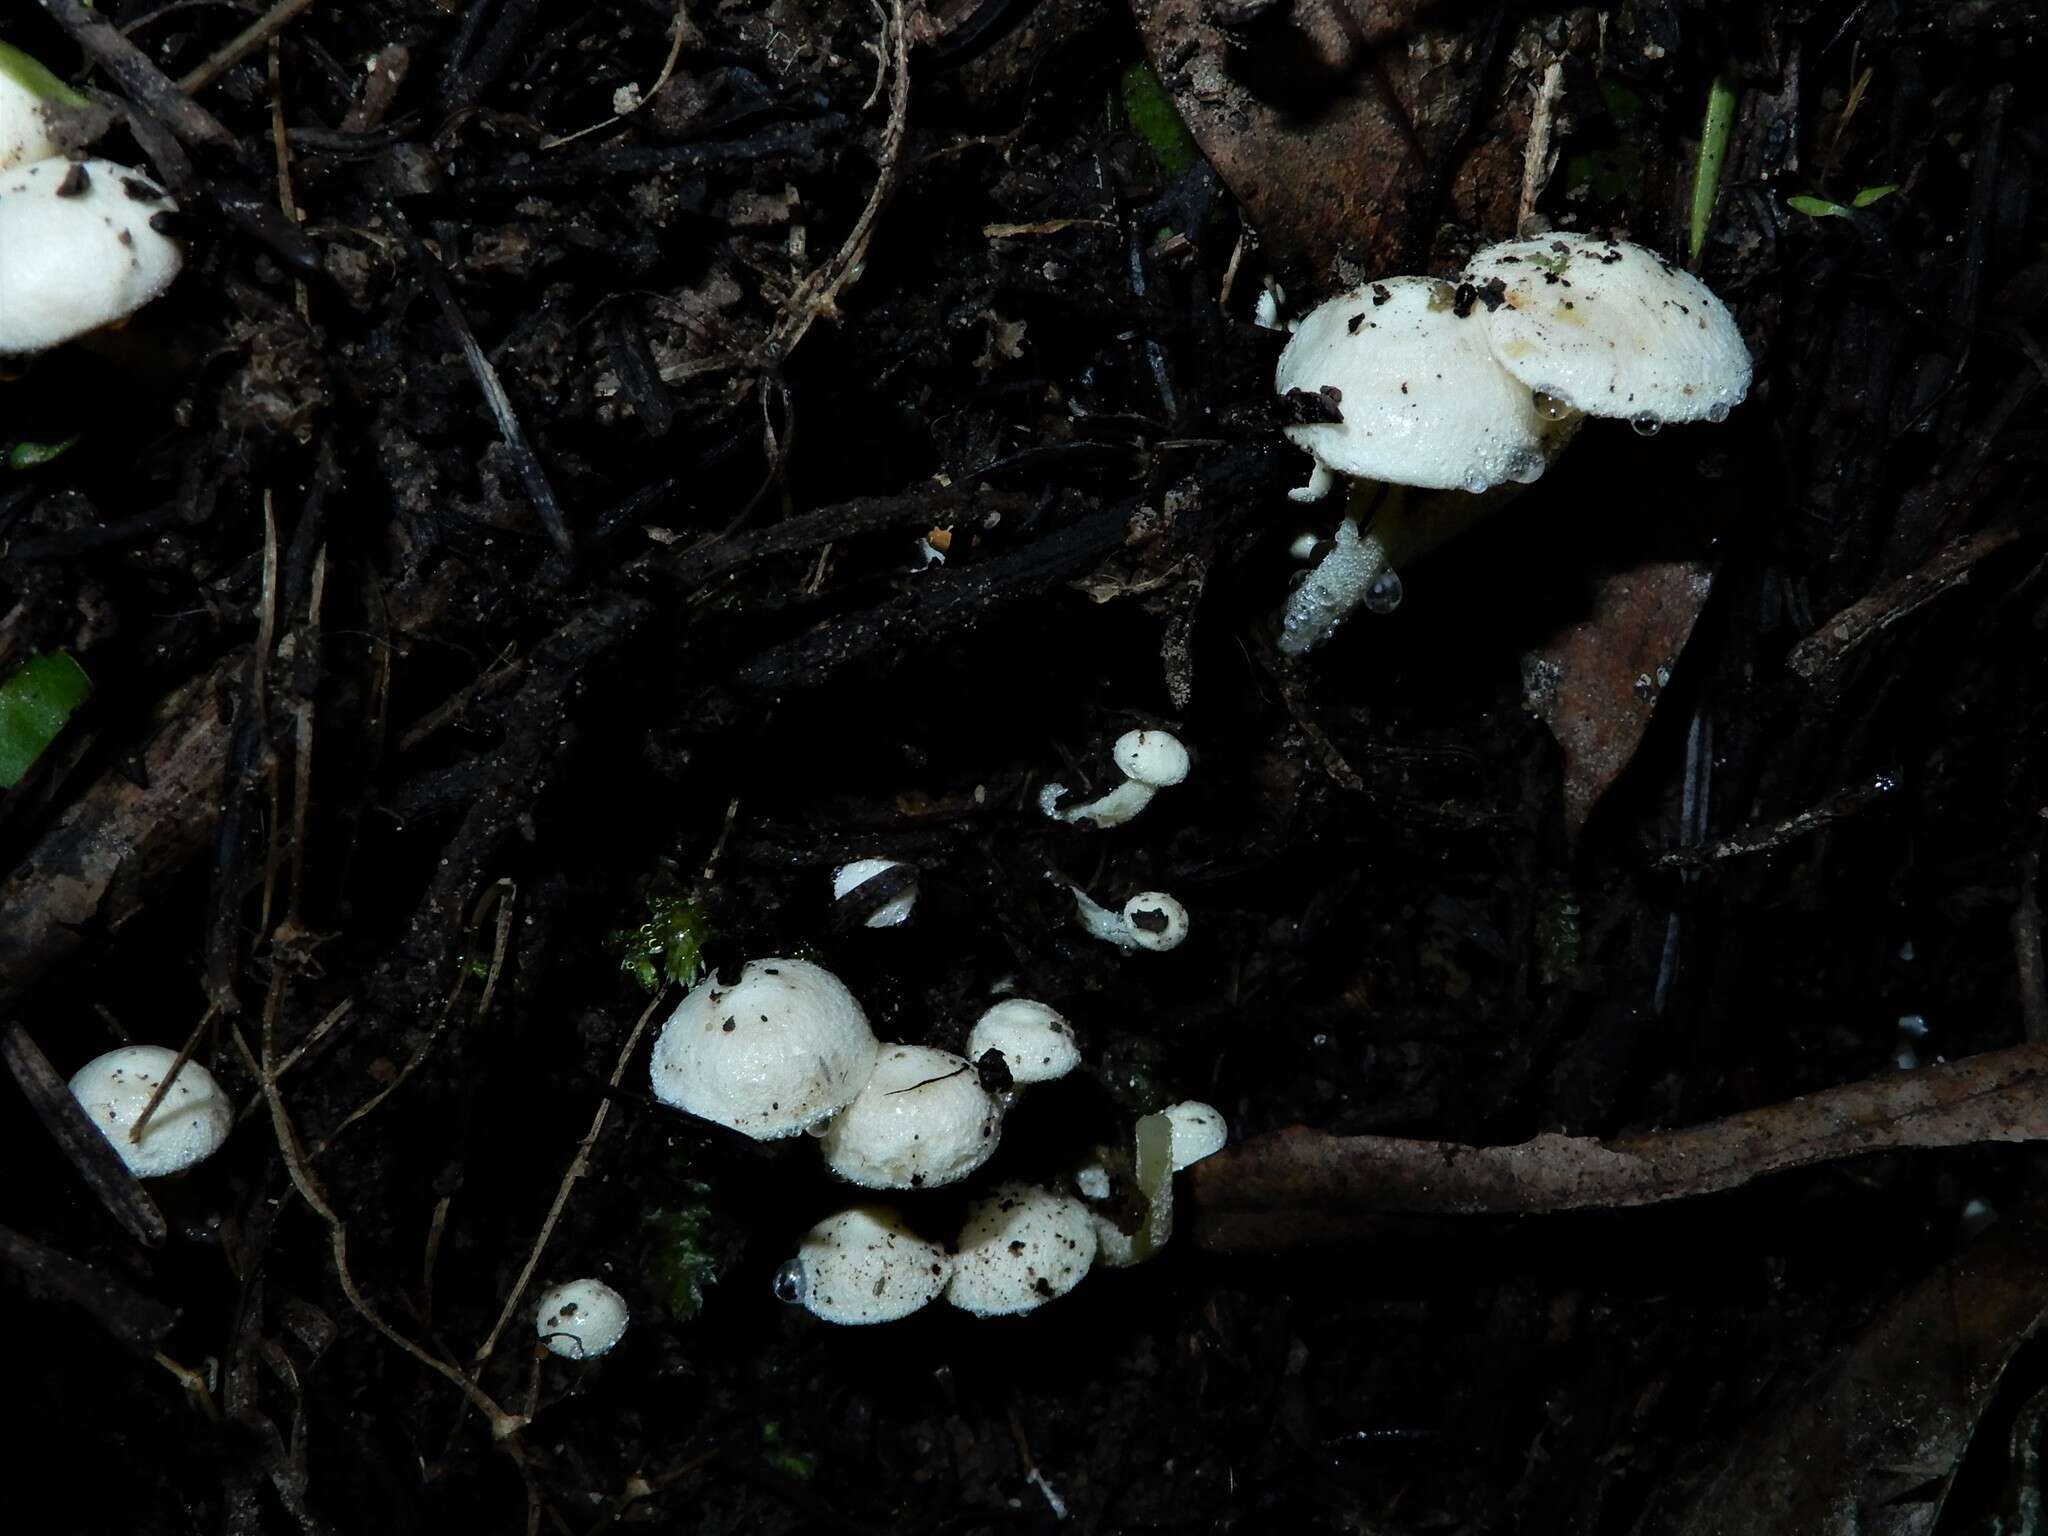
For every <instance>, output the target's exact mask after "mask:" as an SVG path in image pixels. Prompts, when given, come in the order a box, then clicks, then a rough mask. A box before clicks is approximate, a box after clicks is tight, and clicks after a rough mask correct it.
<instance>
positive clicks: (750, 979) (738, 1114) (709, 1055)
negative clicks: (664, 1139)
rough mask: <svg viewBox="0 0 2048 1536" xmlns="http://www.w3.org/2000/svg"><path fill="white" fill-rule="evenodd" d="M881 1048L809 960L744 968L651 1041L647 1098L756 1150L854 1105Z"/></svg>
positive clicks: (863, 1019)
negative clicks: (722, 1129)
mask: <svg viewBox="0 0 2048 1536" xmlns="http://www.w3.org/2000/svg"><path fill="white" fill-rule="evenodd" d="M880 1051H881V1044H880V1042H878V1041H877V1040H876V1039H875V1036H874V1031H872V1030H871V1029H869V1028H868V1020H867V1015H866V1014H864V1013H862V1012H861V1007H860V1004H859V1003H857V1002H855V1001H854V997H853V994H852V993H851V992H849V991H847V990H846V988H845V986H844V985H842V984H841V982H840V980H839V978H838V977H837V976H834V975H833V974H832V973H831V972H830V971H828V970H826V969H825V968H824V967H822V966H818V965H813V964H811V962H810V961H808V960H749V961H748V962H747V963H746V965H745V966H743V967H742V968H741V970H740V977H739V980H738V981H737V982H734V983H732V984H730V985H728V984H726V983H724V982H722V981H720V980H719V979H718V977H717V976H716V975H713V976H711V977H710V978H708V979H707V980H705V981H702V982H699V983H698V984H697V986H696V987H694V988H692V989H691V991H690V992H689V994H688V995H687V996H686V997H684V998H683V1000H682V1002H681V1003H679V1004H677V1006H676V1011H675V1012H674V1013H673V1014H671V1015H670V1016H669V1019H668V1022H667V1023H666V1024H664V1025H663V1026H662V1029H661V1034H660V1035H659V1036H658V1037H657V1038H656V1040H655V1042H654V1053H653V1062H652V1065H651V1075H652V1078H653V1086H654V1096H655V1097H656V1098H658V1099H660V1100H661V1101H662V1103H664V1104H669V1105H673V1106H674V1107H675V1108H677V1109H680V1110H683V1111H684V1112H685V1113H688V1114H692V1115H698V1116H701V1117H702V1118H703V1119H706V1120H710V1121H712V1122H714V1123H716V1124H718V1125H723V1126H726V1127H729V1128H730V1129H732V1130H735V1131H739V1132H742V1133H743V1134H745V1135H748V1136H752V1137H753V1138H754V1139H755V1140H757V1141H766V1140H772V1139H774V1138H776V1137H781V1136H794V1135H795V1134H796V1133H797V1132H799V1131H802V1130H807V1129H810V1128H812V1127H813V1126H816V1125H818V1124H820V1123H822V1122H823V1121H825V1120H827V1119H829V1118H830V1117H831V1116H833V1115H836V1114H837V1113H839V1111H840V1110H842V1109H844V1108H846V1106H847V1105H849V1104H851V1103H852V1102H853V1101H854V1098H855V1096H856V1095H858V1094H859V1093H860V1091H861V1089H862V1088H864V1087H866V1086H867V1081H868V1078H869V1077H870V1076H871V1075H873V1073H874V1070H875V1058H876V1056H877V1055H878V1054H879V1053H880Z"/></svg>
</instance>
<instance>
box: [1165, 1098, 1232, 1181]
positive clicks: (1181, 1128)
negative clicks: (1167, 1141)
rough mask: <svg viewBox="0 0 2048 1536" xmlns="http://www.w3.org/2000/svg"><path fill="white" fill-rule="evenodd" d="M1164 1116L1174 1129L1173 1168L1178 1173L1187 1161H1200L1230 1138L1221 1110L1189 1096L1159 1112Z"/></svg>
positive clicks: (1218, 1149)
mask: <svg viewBox="0 0 2048 1536" xmlns="http://www.w3.org/2000/svg"><path fill="white" fill-rule="evenodd" d="M1160 1113H1162V1114H1163V1115H1165V1116H1166V1118H1167V1121H1168V1123H1169V1125H1170V1126H1171V1128H1172V1131H1173V1151H1172V1153H1171V1154H1170V1155H1171V1157H1172V1159H1173V1171H1174V1172H1175V1173H1179V1172H1180V1171H1181V1169H1183V1168H1186V1167H1188V1166H1189V1165H1190V1164H1193V1163H1199V1162H1200V1161H1201V1160H1202V1159H1203V1158H1205V1157H1207V1156H1209V1155H1210V1154H1211V1153H1212V1152H1221V1151H1222V1150H1223V1144H1224V1143H1225V1142H1227V1141H1228V1140H1229V1139H1230V1127H1229V1126H1228V1125H1227V1124H1226V1123H1225V1122H1224V1119H1223V1115H1222V1112H1221V1111H1220V1110H1218V1109H1216V1108H1215V1107H1214V1106H1213V1105H1209V1104H1203V1103H1201V1102H1199V1101H1198V1100H1195V1099H1188V1100H1186V1101H1184V1102H1182V1103H1179V1104H1169V1105H1167V1106H1166V1108H1165V1109H1163V1110H1162V1111H1160Z"/></svg>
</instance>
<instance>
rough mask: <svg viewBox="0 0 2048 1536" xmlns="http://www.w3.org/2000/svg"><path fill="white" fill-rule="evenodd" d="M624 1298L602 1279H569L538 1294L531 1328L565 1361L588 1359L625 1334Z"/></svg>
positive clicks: (626, 1314) (628, 1315)
mask: <svg viewBox="0 0 2048 1536" xmlns="http://www.w3.org/2000/svg"><path fill="white" fill-rule="evenodd" d="M631 1317H632V1313H631V1311H630V1310H629V1309H628V1308H627V1306H626V1298H625V1297H623V1296H621V1295H620V1294H619V1293H618V1292H617V1291H615V1290H613V1289H612V1288H611V1287H610V1286H608V1285H606V1284H605V1283H604V1282H603V1281H602V1280H571V1281H569V1282H568V1283H567V1284H566V1285H558V1286H556V1287H555V1288H554V1289H553V1290H549V1291H543V1292H542V1293H541V1298H540V1304H539V1305H538V1306H537V1307H536V1308H535V1309H534V1314H533V1331H534V1332H535V1333H537V1334H539V1335H540V1341H541V1343H543V1344H545V1345H547V1347H548V1348H549V1349H550V1350H552V1351H553V1352H554V1353H556V1354H558V1355H560V1356H561V1357H562V1358H563V1359H565V1360H589V1359H591V1358H593V1357H595V1356H597V1355H601V1354H603V1353H604V1352H605V1351H606V1350H608V1349H610V1348H611V1347H612V1346H613V1345H614V1344H616V1343H618V1342H619V1340H621V1339H623V1338H624V1337H625V1336H626V1324H627V1322H628V1321H629V1320H630V1319H631Z"/></svg>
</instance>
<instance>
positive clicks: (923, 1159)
mask: <svg viewBox="0 0 2048 1536" xmlns="http://www.w3.org/2000/svg"><path fill="white" fill-rule="evenodd" d="M1002 1129H1003V1111H1002V1107H1001V1106H1000V1105H999V1104H997V1103H996V1101H995V1100H994V1099H992V1098H990V1097H989V1095H988V1094H987V1093H986V1092H985V1091H984V1090H983V1088H982V1086H981V1079H980V1078H979V1077H978V1076H977V1075H976V1074H975V1071H974V1068H973V1067H972V1066H971V1065H969V1064H968V1062H967V1061H966V1060H965V1059H963V1058H961V1057H959V1056H955V1055H954V1054H953V1053H952V1052H951V1051H939V1050H934V1049H932V1048H931V1047H930V1046H925V1045H889V1046H884V1047H883V1048H882V1054H881V1057H880V1059H879V1060H878V1061H876V1063H875V1070H874V1075H873V1076H872V1077H870V1078H869V1079H868V1082H867V1086H866V1087H865V1088H863V1089H861V1091H860V1096H859V1097H858V1098H856V1099H855V1100H854V1101H853V1103H852V1104H850V1105H849V1106H848V1107H847V1110H846V1113H845V1114H843V1115H841V1116H839V1118H838V1119H836V1120H834V1121H833V1122H832V1123H831V1125H829V1126H828V1127H826V1130H825V1134H824V1137H823V1138H822V1139H821V1140H820V1142H819V1146H820V1148H821V1149H822V1150H823V1151H824V1154H825V1162H826V1164H827V1165H828V1166H829V1167H830V1168H831V1169H832V1171H833V1172H834V1173H836V1174H838V1175H839V1177H840V1178H842V1179H845V1180H846V1181H847V1182H848V1183H849V1184H858V1185H861V1186H862V1187H863V1188H865V1189H928V1188H931V1187H932V1186H934V1185H938V1184H951V1183H953V1182H954V1181H955V1180H956V1179H964V1178H966V1177H967V1175H968V1174H970V1173H972V1172H974V1170H975V1169H977V1168H979V1167H980V1166H981V1165H982V1164H983V1163H985V1162H987V1161H988V1160H989V1157H990V1155H991V1154H992V1153H993V1152H994V1151H995V1149H996V1143H997V1142H998V1141H1000V1140H1001V1139H1002Z"/></svg>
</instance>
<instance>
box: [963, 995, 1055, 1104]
mask: <svg viewBox="0 0 2048 1536" xmlns="http://www.w3.org/2000/svg"><path fill="white" fill-rule="evenodd" d="M990 1051H994V1052H995V1053H996V1054H997V1055H999V1056H1001V1057H1002V1058H1003V1064H1004V1065H1005V1066H1006V1067H1008V1068H1009V1072H1010V1081H1011V1082H1013V1083H1015V1084H1017V1085H1018V1086H1019V1087H1026V1086H1029V1085H1030V1084H1032V1083H1049V1082H1052V1081H1053V1080H1054V1079H1055V1078H1061V1077H1065V1076H1066V1075H1067V1074H1068V1073H1069V1072H1071V1071H1073V1070H1074V1068H1076V1067H1078V1066H1079V1065H1080V1064H1081V1047H1080V1046H1079V1045H1077V1044H1075V1042H1074V1026H1073V1025H1071V1024H1069V1023H1068V1022H1067V1021H1066V1020H1065V1019H1063V1018H1061V1017H1060V1016H1059V1014H1058V1013H1056V1012H1054V1011H1053V1010H1052V1009H1050V1008H1048V1007H1046V1005H1045V1004H1043V1003H1034V1002H1031V1001H1030V1000H1029V999H1027V998H1022V997H1010V998H1005V999H1004V1000H1003V1001H1002V1002H1000V1003H997V1004H996V1005H995V1006H994V1007H993V1008H990V1009H989V1010H988V1011H987V1012H986V1013H984V1014H982V1016H981V1017H980V1018H979V1019H976V1020H975V1021H974V1029H973V1031H972V1032H971V1033H969V1035H968V1036H967V1059H968V1060H969V1061H975V1062H978V1061H980V1060H981V1059H982V1057H983V1056H985V1055H986V1054H987V1053H988V1052H990Z"/></svg>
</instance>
